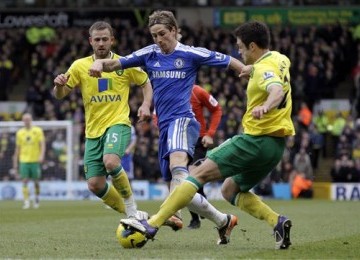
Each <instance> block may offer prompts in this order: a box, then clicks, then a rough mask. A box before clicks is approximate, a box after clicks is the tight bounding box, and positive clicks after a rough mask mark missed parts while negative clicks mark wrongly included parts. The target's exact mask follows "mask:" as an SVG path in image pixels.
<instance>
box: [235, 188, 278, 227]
mask: <svg viewBox="0 0 360 260" xmlns="http://www.w3.org/2000/svg"><path fill="white" fill-rule="evenodd" d="M235 205H236V206H238V207H239V208H240V209H241V210H243V211H245V212H247V213H249V214H250V215H251V216H253V217H255V218H258V219H261V220H263V219H264V220H265V221H266V222H267V223H269V225H270V226H271V227H275V225H276V224H277V222H278V217H279V214H277V213H276V212H274V211H273V210H272V209H271V208H270V207H269V206H268V205H266V204H265V203H264V202H262V201H261V199H260V198H259V197H258V196H257V195H255V194H254V193H251V192H240V193H239V194H238V195H237V198H236V200H235Z"/></svg>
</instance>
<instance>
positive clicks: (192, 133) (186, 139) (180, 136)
mask: <svg viewBox="0 0 360 260" xmlns="http://www.w3.org/2000/svg"><path fill="white" fill-rule="evenodd" d="M199 131H200V124H199V122H198V121H196V119H195V118H188V117H182V118H178V119H176V120H175V121H173V122H171V123H170V124H169V126H168V127H167V128H163V129H161V131H160V136H159V164H160V170H161V175H162V177H163V179H164V180H165V181H171V179H172V176H171V172H170V167H169V166H170V163H169V156H170V154H171V153H173V152H176V151H184V152H186V153H187V154H188V155H189V156H190V157H191V158H192V157H193V155H194V150H195V144H196V141H197V139H198V137H199Z"/></svg>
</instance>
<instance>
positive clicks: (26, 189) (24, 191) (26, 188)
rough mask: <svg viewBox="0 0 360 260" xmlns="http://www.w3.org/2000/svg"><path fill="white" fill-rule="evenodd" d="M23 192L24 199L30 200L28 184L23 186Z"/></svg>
mask: <svg viewBox="0 0 360 260" xmlns="http://www.w3.org/2000/svg"><path fill="white" fill-rule="evenodd" d="M22 193H23V196H24V200H29V196H30V195H29V188H28V187H27V186H23V188H22Z"/></svg>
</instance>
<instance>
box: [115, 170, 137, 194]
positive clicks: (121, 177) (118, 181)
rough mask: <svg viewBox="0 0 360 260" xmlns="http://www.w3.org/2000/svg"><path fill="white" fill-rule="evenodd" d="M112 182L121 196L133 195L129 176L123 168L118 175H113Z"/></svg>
mask: <svg viewBox="0 0 360 260" xmlns="http://www.w3.org/2000/svg"><path fill="white" fill-rule="evenodd" d="M112 183H113V185H114V187H115V189H116V190H117V191H118V192H119V194H120V196H121V197H123V198H128V197H130V196H131V195H132V190H131V185H130V182H129V178H128V176H127V174H126V172H125V171H124V169H123V168H121V171H120V172H119V174H118V175H116V176H112Z"/></svg>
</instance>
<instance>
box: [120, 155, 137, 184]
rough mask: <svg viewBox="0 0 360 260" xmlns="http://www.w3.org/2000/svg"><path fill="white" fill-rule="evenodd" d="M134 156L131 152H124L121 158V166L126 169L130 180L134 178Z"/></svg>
mask: <svg viewBox="0 0 360 260" xmlns="http://www.w3.org/2000/svg"><path fill="white" fill-rule="evenodd" d="M133 157H134V156H133V155H132V154H131V153H130V154H124V156H123V157H122V158H121V166H122V167H123V168H124V170H125V171H126V173H127V176H128V178H129V179H130V180H132V179H134V162H133Z"/></svg>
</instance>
